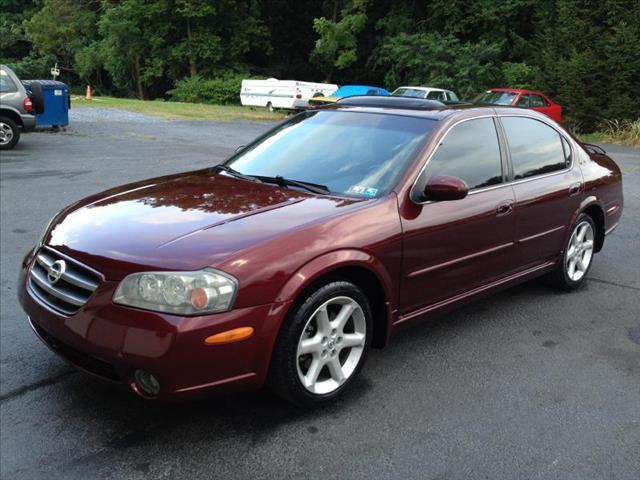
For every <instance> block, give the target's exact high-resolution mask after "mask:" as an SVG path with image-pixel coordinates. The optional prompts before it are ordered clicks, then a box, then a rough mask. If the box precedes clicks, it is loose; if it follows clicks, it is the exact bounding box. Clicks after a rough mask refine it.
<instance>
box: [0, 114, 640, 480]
mask: <svg viewBox="0 0 640 480" xmlns="http://www.w3.org/2000/svg"><path fill="white" fill-rule="evenodd" d="M271 125H272V124H270V123H267V122H232V123H224V122H170V121H162V120H158V119H156V118H150V117H146V116H144V115H139V114H132V113H127V112H119V111H114V110H99V109H78V110H73V111H72V126H71V127H70V128H69V129H68V130H67V131H65V132H58V133H49V132H43V133H33V134H29V135H25V136H24V137H23V139H22V141H21V143H20V144H19V145H18V147H17V148H16V149H15V150H13V151H11V152H2V153H1V154H0V200H1V217H2V218H1V220H2V221H1V226H2V228H1V237H0V240H1V279H0V281H1V284H0V286H1V292H0V295H1V321H0V351H1V364H0V377H1V385H0V436H1V437H0V441H1V449H0V477H2V478H3V479H35V478H47V479H57V478H65V479H76V478H77V479H88V478H127V479H143V478H154V479H156V478H175V479H177V478H192V479H199V478H207V479H211V478H240V479H244V478H278V479H279V478H323V479H333V478H336V479H346V478H362V479H372V478H421V479H446V480H452V479H480V478H482V479H485V478H486V479H491V480H496V479H514V478H523V479H524V478H527V479H563V480H570V479H576V480H585V479H604V478H607V479H629V480H638V478H640V255H638V251H639V247H640V240H639V239H640V150H638V149H632V148H624V147H614V146H606V147H605V148H606V149H607V150H608V151H609V153H610V154H611V155H612V157H613V158H614V159H615V160H616V161H618V162H619V164H620V165H621V166H622V168H623V171H624V173H625V177H624V189H625V212H624V216H623V220H622V224H621V225H620V227H619V228H618V229H617V230H616V231H615V233H614V234H613V235H612V236H611V237H609V238H608V239H607V241H606V243H605V248H604V250H603V251H602V252H601V253H600V254H598V255H597V256H596V258H595V261H594V265H593V267H592V269H591V271H590V274H589V277H590V279H589V281H588V283H587V284H586V285H585V286H584V287H583V288H581V289H580V290H579V291H577V292H574V293H571V294H560V293H556V292H554V291H553V290H551V289H549V288H548V287H546V286H545V285H544V283H542V282H540V281H533V282H529V283H527V284H524V285H521V286H519V287H516V288H513V289H511V290H508V291H506V292H504V293H501V294H498V295H496V296H493V297H492V298H489V299H486V300H483V301H481V302H478V303H475V304H473V305H470V306H468V307H465V308H464V309H462V310H459V311H457V312H455V313H452V314H449V315H447V316H446V317H443V318H441V319H440V320H437V321H435V322H432V323H430V324H425V325H420V326H417V327H414V328H410V329H406V330H404V331H402V332H401V333H399V334H398V335H397V336H395V337H394V338H393V340H392V342H391V344H390V345H389V347H388V348H386V349H385V350H382V351H377V350H375V351H373V354H372V355H371V356H370V357H369V361H368V364H367V365H366V367H365V368H364V371H363V372H362V375H361V376H360V378H359V379H358V380H357V382H356V384H355V385H354V387H355V388H353V389H352V390H351V392H350V393H349V394H348V395H346V396H345V397H344V398H343V399H342V400H340V401H339V402H338V403H336V404H334V405H332V406H330V407H327V408H324V409H321V410H316V411H308V412H305V411H299V410H296V409H294V408H293V407H291V406H289V405H287V404H285V403H283V402H282V401H280V400H279V399H278V398H276V397H274V396H273V395H271V394H270V393H268V392H266V391H261V392H252V393H247V394H241V395H234V396H232V397H225V398H218V399H211V400H207V401H202V402H198V403H191V404H184V405H156V404H151V403H146V402H143V401H141V400H139V399H137V398H136V397H134V396H133V395H132V394H130V393H129V392H127V391H126V390H124V389H122V390H121V389H118V388H114V387H113V386H111V385H105V384H103V383H101V382H99V381H97V380H94V379H92V378H89V377H87V376H85V375H84V374H81V373H77V372H76V371H75V370H74V369H72V368H71V367H69V366H68V365H66V364H65V363H64V362H63V361H62V360H60V359H59V358H57V357H55V356H54V355H53V354H52V353H51V352H50V351H49V350H48V349H47V348H46V347H45V346H44V345H42V344H41V343H40V342H39V340H37V339H36V337H35V336H34V335H33V333H32V332H31V330H30V328H29V327H28V324H27V322H26V320H25V317H24V315H23V313H22V311H21V309H20V307H19V305H18V302H17V299H16V277H17V273H18V269H19V264H20V261H21V259H22V256H23V255H24V253H25V252H26V251H27V250H28V248H29V247H30V246H31V245H33V244H34V243H35V242H36V241H37V239H38V237H39V236H40V234H41V231H42V228H43V227H44V225H45V224H46V222H47V221H48V220H49V218H50V217H51V216H52V215H53V214H54V213H55V212H56V211H58V210H59V209H61V208H62V207H64V206H65V205H67V204H69V203H71V202H72V201H75V200H77V199H79V198H81V197H84V196H86V195H88V194H91V193H94V192H97V191H99V190H103V189H106V188H107V187H110V186H115V185H118V184H122V183H125V182H130V181H133V180H138V179H142V178H146V177H151V176H157V175H161V174H167V173H172V172H178V171H183V170H189V169H196V168H200V167H204V166H207V165H212V164H215V163H217V162H219V161H220V160H222V159H223V158H225V157H227V156H228V155H230V154H231V153H232V152H233V151H234V149H235V148H236V147H237V146H239V145H242V144H245V143H247V141H249V140H250V139H252V138H253V137H255V136H257V135H258V134H259V133H261V132H263V131H265V130H266V129H267V128H269V127H270V126H271Z"/></svg>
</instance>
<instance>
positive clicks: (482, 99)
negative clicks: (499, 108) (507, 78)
mask: <svg viewBox="0 0 640 480" xmlns="http://www.w3.org/2000/svg"><path fill="white" fill-rule="evenodd" d="M516 95H517V94H516V93H514V92H485V93H483V94H481V95H479V96H478V97H477V98H476V99H475V103H486V104H489V105H511V103H512V102H513V99H514V98H516Z"/></svg>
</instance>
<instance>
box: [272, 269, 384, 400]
mask: <svg viewBox="0 0 640 480" xmlns="http://www.w3.org/2000/svg"><path fill="white" fill-rule="evenodd" d="M345 297H347V298H348V299H349V300H353V301H355V302H356V303H357V304H358V305H359V306H360V307H361V311H362V313H363V314H364V324H365V325H366V333H365V338H364V342H363V346H362V347H356V348H357V349H359V348H362V350H361V354H360V357H359V359H358V360H357V362H358V363H357V365H356V366H355V368H354V369H353V370H352V373H350V374H349V375H348V376H346V380H344V381H343V383H341V384H340V385H339V386H338V387H337V388H336V389H335V390H333V391H331V392H329V393H324V394H318V393H313V392H311V391H310V390H309V389H308V388H307V387H305V386H304V384H303V383H302V380H301V378H300V377H299V372H300V371H301V369H302V366H301V362H303V361H304V359H303V358H302V357H301V358H298V342H299V341H300V340H301V338H302V336H303V334H305V335H307V332H308V329H309V327H310V324H309V322H311V320H310V319H311V318H312V315H313V314H314V312H316V310H318V309H319V307H321V306H322V305H324V304H325V303H326V302H328V301H333V300H335V299H336V298H345ZM352 315H353V316H352V317H350V320H348V322H353V323H352V325H353V326H354V327H353V328H354V331H356V330H355V322H356V320H355V314H352ZM330 318H331V315H330ZM359 318H360V319H361V320H359V321H360V323H361V324H362V316H360V317H359ZM372 318H373V316H372V313H371V307H370V305H369V300H368V298H367V297H366V295H365V294H364V293H363V292H362V290H360V288H358V287H357V286H356V285H354V284H353V283H350V282H347V281H343V280H335V281H331V282H329V283H326V284H324V285H321V286H320V287H318V288H317V289H315V290H314V291H312V292H310V293H307V294H306V295H304V296H303V297H301V298H300V299H299V300H298V301H296V302H295V303H294V304H293V305H292V307H291V309H290V311H289V313H288V315H287V318H286V319H285V321H284V323H283V325H282V328H281V329H280V333H279V334H278V338H277V340H276V344H275V347H274V350H273V355H272V358H271V365H270V370H269V379H268V385H269V387H270V388H271V389H272V390H273V391H274V392H275V393H276V394H278V395H279V396H281V397H282V398H284V399H285V400H288V401H289V402H291V403H293V404H294V405H297V406H300V407H313V406H319V405H323V404H326V403H329V402H331V401H332V400H334V399H335V398H336V397H338V396H339V395H340V394H342V392H343V391H344V390H345V389H346V388H348V386H349V385H350V384H351V383H352V382H353V380H354V379H355V378H356V377H357V375H358V373H359V372H360V370H361V369H362V366H363V365H364V362H365V360H366V357H367V353H368V351H369V348H370V345H371V337H372V334H373V321H372ZM333 319H334V320H335V316H334V317H333ZM347 328H348V326H347V327H345V330H346V329H347ZM333 332H335V329H334V330H333V331H332V333H333ZM315 335H321V334H320V333H319V332H316V333H315ZM338 335H345V337H344V338H345V340H346V335H348V333H341V332H340V333H338ZM323 338H325V337H323ZM339 338H341V337H339ZM338 341H341V340H338ZM332 343H333V342H332ZM320 348H324V347H320ZM329 348H334V347H333V346H330V347H329ZM351 350H352V349H343V350H339V349H338V352H337V354H336V353H335V350H334V355H335V357H334V358H335V359H337V360H338V361H344V362H345V365H346V363H347V360H343V359H346V358H347V357H348V356H349V355H351ZM343 353H344V354H345V355H344V357H343ZM323 355H324V354H323ZM309 357H312V355H311V354H310V355H309ZM312 358H316V357H312ZM318 358H319V357H318ZM323 361H324V360H323ZM299 362H300V365H299ZM345 365H343V366H345ZM325 368H327V369H326V370H324V369H325ZM318 371H319V372H320V373H323V372H324V374H325V376H326V374H329V377H331V372H330V369H329V368H328V365H325V366H323V367H322V368H321V369H319V370H318ZM307 372H308V370H307ZM318 379H320V375H319V376H318Z"/></svg>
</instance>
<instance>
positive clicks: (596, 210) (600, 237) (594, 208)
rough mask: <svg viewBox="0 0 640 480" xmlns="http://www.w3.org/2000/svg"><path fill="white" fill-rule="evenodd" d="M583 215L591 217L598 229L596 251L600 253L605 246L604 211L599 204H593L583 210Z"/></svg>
mask: <svg viewBox="0 0 640 480" xmlns="http://www.w3.org/2000/svg"><path fill="white" fill-rule="evenodd" d="M583 213H586V214H587V215H589V216H590V217H591V219H592V220H593V223H594V225H595V227H596V244H595V248H594V251H595V252H599V251H600V250H602V246H603V245H604V236H605V235H604V232H605V226H604V210H603V209H602V207H601V206H600V205H599V204H598V203H592V204H591V205H589V206H588V207H586V208H585V209H584V210H583Z"/></svg>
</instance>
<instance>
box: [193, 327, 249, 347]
mask: <svg viewBox="0 0 640 480" xmlns="http://www.w3.org/2000/svg"><path fill="white" fill-rule="evenodd" d="M251 335H253V327H240V328H234V329H233V330H227V331H226V332H222V333H217V334H215V335H211V336H210V337H207V338H205V339H204V343H206V344H207V345H219V344H221V343H231V342H238V341H240V340H244V339H245V338H249V337H250V336H251Z"/></svg>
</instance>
